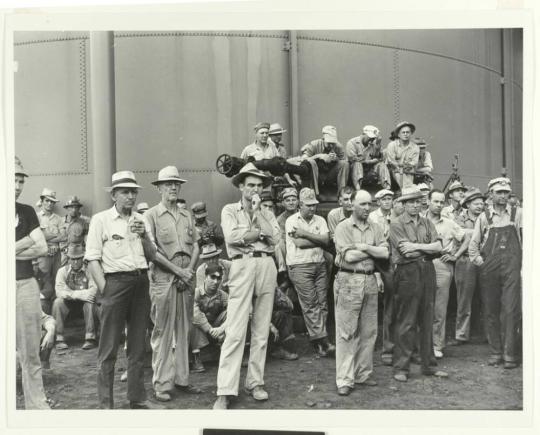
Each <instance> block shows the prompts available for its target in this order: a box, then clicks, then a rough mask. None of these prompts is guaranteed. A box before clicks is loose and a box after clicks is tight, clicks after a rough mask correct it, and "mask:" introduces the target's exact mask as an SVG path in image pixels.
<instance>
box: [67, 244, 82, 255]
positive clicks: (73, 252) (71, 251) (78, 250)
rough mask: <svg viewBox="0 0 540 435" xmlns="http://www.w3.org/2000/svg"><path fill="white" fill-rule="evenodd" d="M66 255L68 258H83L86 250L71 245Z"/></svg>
mask: <svg viewBox="0 0 540 435" xmlns="http://www.w3.org/2000/svg"><path fill="white" fill-rule="evenodd" d="M66 255H67V256H68V258H82V257H84V248H83V247H82V245H69V247H68V250H67V254H66Z"/></svg>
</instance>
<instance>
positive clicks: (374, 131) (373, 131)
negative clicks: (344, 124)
mask: <svg viewBox="0 0 540 435" xmlns="http://www.w3.org/2000/svg"><path fill="white" fill-rule="evenodd" d="M362 133H364V134H365V135H366V136H367V137H369V138H370V139H373V138H376V137H379V135H380V131H379V129H378V128H377V127H375V126H374V125H365V126H364V128H363V130H362Z"/></svg>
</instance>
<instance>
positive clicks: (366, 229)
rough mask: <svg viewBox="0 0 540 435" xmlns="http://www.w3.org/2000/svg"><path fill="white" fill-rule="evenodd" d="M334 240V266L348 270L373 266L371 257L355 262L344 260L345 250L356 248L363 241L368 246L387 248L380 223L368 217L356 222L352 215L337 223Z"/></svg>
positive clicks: (372, 267)
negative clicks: (361, 222)
mask: <svg viewBox="0 0 540 435" xmlns="http://www.w3.org/2000/svg"><path fill="white" fill-rule="evenodd" d="M334 240H335V243H336V260H335V262H336V266H338V267H339V268H344V269H349V270H364V271H372V270H373V269H374V268H375V262H374V261H373V258H372V257H369V258H366V259H365V260H361V261H358V262H355V263H349V262H347V261H345V254H346V253H347V251H349V250H351V249H357V245H358V244H360V243H365V244H367V245H369V246H380V247H385V248H387V249H388V242H387V241H386V238H385V237H384V234H383V231H382V228H381V227H380V225H378V224H376V223H373V222H371V221H369V219H368V220H366V222H365V223H364V224H358V223H356V222H355V221H354V218H353V217H352V216H351V217H349V218H347V219H345V220H344V221H342V222H340V223H339V224H338V226H337V227H336V232H335V234H334Z"/></svg>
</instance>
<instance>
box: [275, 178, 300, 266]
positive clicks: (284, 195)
mask: <svg viewBox="0 0 540 435" xmlns="http://www.w3.org/2000/svg"><path fill="white" fill-rule="evenodd" d="M280 198H281V204H282V205H283V208H284V209H285V210H283V212H282V213H281V214H280V215H279V216H278V217H277V218H276V219H277V222H278V224H279V230H280V232H281V239H280V242H279V244H278V246H276V259H277V260H278V272H279V273H286V272H287V263H286V261H285V258H286V256H287V243H286V242H285V235H286V232H285V222H286V221H287V219H288V218H290V217H291V216H292V215H293V214H295V213H296V212H297V211H298V192H297V191H296V189H295V188H294V187H287V188H285V189H283V191H282V192H281V194H280Z"/></svg>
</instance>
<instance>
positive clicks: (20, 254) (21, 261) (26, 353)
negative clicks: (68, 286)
mask: <svg viewBox="0 0 540 435" xmlns="http://www.w3.org/2000/svg"><path fill="white" fill-rule="evenodd" d="M25 177H28V174H27V173H26V172H25V170H24V169H23V167H22V164H21V161H20V160H19V159H18V158H17V157H15V259H16V261H15V277H16V278H15V279H16V280H17V282H16V299H17V302H16V318H15V321H16V335H17V338H16V342H17V356H18V358H19V362H20V364H21V371H22V387H23V393H24V407H25V408H26V409H49V405H48V404H47V399H46V398H45V392H44V390H43V378H42V377H41V363H40V360H39V347H40V344H39V341H40V338H41V306H40V303H39V287H38V283H37V281H36V279H35V278H34V272H33V267H32V260H33V259H35V258H38V257H40V256H42V255H45V254H47V242H46V241H45V237H44V236H43V232H42V231H41V229H40V227H39V221H38V217H37V215H36V212H35V211H34V209H33V208H32V207H31V206H29V205H27V204H21V203H20V202H17V199H19V196H20V195H21V193H22V191H23V188H24V182H25Z"/></svg>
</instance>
